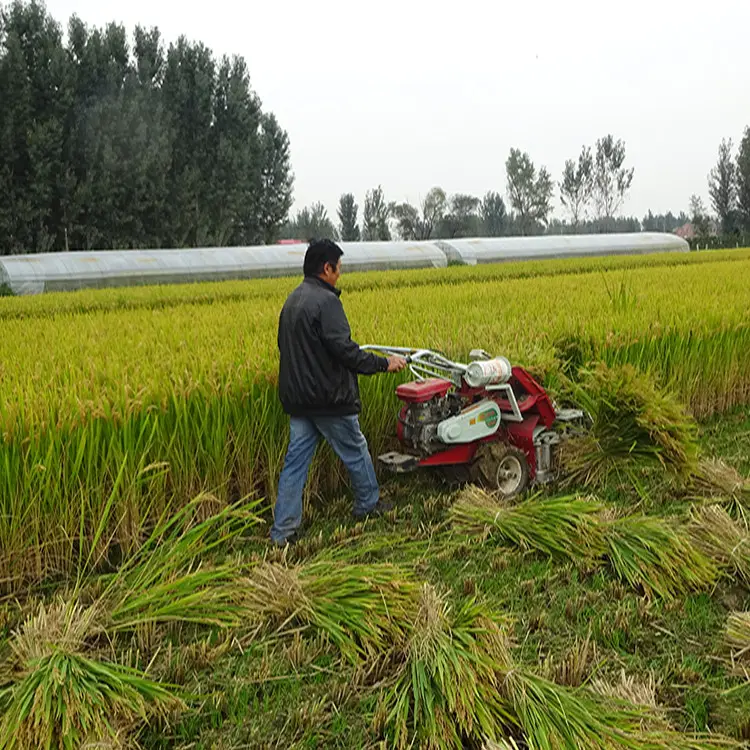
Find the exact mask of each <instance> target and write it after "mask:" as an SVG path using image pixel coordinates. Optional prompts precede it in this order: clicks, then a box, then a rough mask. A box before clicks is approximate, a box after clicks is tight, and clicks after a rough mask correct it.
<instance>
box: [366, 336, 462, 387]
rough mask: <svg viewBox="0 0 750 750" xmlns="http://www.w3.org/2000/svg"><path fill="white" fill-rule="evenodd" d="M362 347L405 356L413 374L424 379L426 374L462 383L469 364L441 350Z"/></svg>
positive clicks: (403, 347)
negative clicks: (442, 352)
mask: <svg viewBox="0 0 750 750" xmlns="http://www.w3.org/2000/svg"><path fill="white" fill-rule="evenodd" d="M360 348H361V349H366V350H369V351H374V352H379V353H381V354H386V355H389V356H396V357H403V358H404V359H405V360H406V362H407V364H408V365H409V370H410V371H411V373H412V375H414V377H416V378H417V379H418V380H424V379H425V376H427V377H431V378H435V377H437V378H442V379H443V380H449V381H451V382H453V383H455V384H456V385H460V384H461V376H462V375H463V374H464V373H465V372H466V368H467V365H465V364H463V363H462V362H453V361H452V360H450V359H448V358H447V357H445V356H444V355H442V354H440V352H435V351H432V349H414V348H411V347H405V346H380V345H375V344H367V345H366V346H362V347H360Z"/></svg>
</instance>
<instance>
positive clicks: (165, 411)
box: [0, 250, 750, 750]
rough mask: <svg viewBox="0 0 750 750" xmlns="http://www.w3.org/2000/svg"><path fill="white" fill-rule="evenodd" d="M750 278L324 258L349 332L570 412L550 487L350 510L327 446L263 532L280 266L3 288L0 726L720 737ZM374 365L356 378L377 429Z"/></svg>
mask: <svg viewBox="0 0 750 750" xmlns="http://www.w3.org/2000/svg"><path fill="white" fill-rule="evenodd" d="M748 280H750V251H745V250H743V251H726V252H721V253H719V252H711V253H691V254H685V255H679V254H668V255H663V256H643V257H637V256H635V257H633V256H631V257H623V258H604V259H580V260H579V259H574V260H567V261H552V262H539V263H526V264H518V263H516V264H506V265H499V266H486V267H477V268H466V267H456V268H448V269H436V270H434V271H414V272H406V273H404V272H400V273H373V274H361V275H352V276H350V277H347V276H344V278H343V281H342V286H343V287H344V289H345V294H344V297H343V300H344V304H345V308H346V310H347V313H348V315H349V318H350V322H351V324H352V329H353V332H354V335H355V338H356V339H357V340H358V341H359V342H360V343H388V344H396V345H410V346H429V347H431V348H435V349H439V350H442V351H445V352H446V353H448V354H451V355H454V356H456V357H459V358H461V357H465V356H466V355H467V353H468V351H469V350H470V349H471V348H475V347H482V348H485V349H488V350H490V351H493V352H496V353H499V354H500V353H501V354H505V355H506V356H509V357H510V358H511V359H512V360H513V361H514V362H517V363H521V364H525V365H527V366H529V367H530V368H531V369H532V370H533V371H534V372H535V373H537V374H538V375H539V377H540V378H542V379H543V380H544V381H545V383H546V384H547V386H548V387H549V388H550V390H551V391H552V392H553V393H554V394H555V395H558V396H560V397H561V398H562V397H565V398H568V397H575V398H576V399H578V400H580V401H582V402H583V403H584V405H585V406H586V408H587V409H588V410H589V411H590V412H591V413H592V416H593V417H594V423H593V427H592V434H591V436H590V437H589V438H588V439H586V440H584V441H581V443H580V444H578V445H577V447H575V448H574V449H572V452H571V453H570V455H569V456H568V458H567V460H568V467H569V468H570V469H571V472H570V479H569V481H568V483H567V484H566V485H565V486H564V488H555V487H552V488H550V489H549V490H545V491H544V492H541V493H536V494H531V495H529V496H527V497H525V498H521V499H520V500H518V501H516V502H514V503H511V504H508V505H504V506H498V504H497V499H496V498H493V497H491V496H488V495H486V494H485V493H483V492H482V491H479V490H477V489H476V488H471V487H469V488H464V489H462V490H461V491H459V492H458V493H453V492H450V491H448V490H446V489H445V487H444V486H443V485H440V484H438V483H435V481H434V480H432V479H430V478H429V477H427V476H420V477H414V478H408V479H405V480H402V481H395V480H391V481H388V482H386V483H384V492H385V493H386V494H390V495H391V496H392V497H393V499H394V500H396V505H397V508H396V510H395V511H394V512H393V513H391V514H389V516H388V517H386V518H384V519H380V520H378V521H375V522H370V521H368V522H366V523H365V524H348V523H346V522H345V521H344V519H346V516H347V513H348V508H349V505H348V500H347V495H346V482H345V480H346V477H345V476H344V475H342V472H341V470H340V467H339V466H338V463H337V462H336V461H335V460H334V459H333V457H332V455H331V454H330V452H329V451H327V450H323V451H322V452H321V453H320V454H319V455H318V456H317V457H316V460H315V464H314V468H313V473H312V475H311V482H310V485H309V488H308V495H309V497H308V498H307V499H308V506H307V509H306V521H305V523H306V524H307V525H308V529H307V534H306V535H305V537H304V538H303V540H302V542H301V543H300V544H299V545H297V547H295V548H294V549H292V550H287V551H286V552H279V551H271V550H269V549H268V545H267V523H268V520H269V501H270V499H272V497H273V491H274V486H275V481H276V478H277V476H278V472H279V470H280V468H281V462H282V460H283V455H284V450H285V444H286V420H285V418H284V415H283V414H282V412H281V409H280V407H279V405H278V402H277V399H276V394H275V379H276V367H277V353H276V344H275V342H276V322H277V316H278V311H279V309H280V307H281V304H282V303H283V300H284V298H285V296H286V294H287V293H288V292H289V291H290V290H291V289H292V288H293V286H294V285H295V284H296V283H298V280H296V279H277V280H268V281H255V282H247V283H239V282H230V283H226V284H205V285H189V286H181V287H163V288H161V287H144V288H137V289H125V290H101V291H97V292H88V291H87V292H80V293H72V294H58V295H49V296H45V297H38V298H24V299H20V298H4V299H0V320H2V329H3V336H2V338H0V433H1V434H2V440H1V441H0V507H1V508H2V513H1V515H0V587H2V593H3V594H5V596H4V597H2V598H0V615H1V617H0V646H3V648H2V649H1V653H2V656H0V674H1V675H2V684H0V747H8V748H15V747H18V748H21V747H44V748H50V750H51V749H52V748H62V747H66V748H67V747H79V746H108V747H110V746H111V747H120V746H130V745H132V743H134V742H138V743H139V744H140V746H141V747H144V748H147V749H148V750H157V748H158V749H159V750H162V749H166V748H173V747H174V748H184V749H185V750H187V748H210V747H222V748H240V747H243V748H245V747H258V748H261V747H262V748H271V747H295V748H302V747H305V748H312V747H340V748H351V747H362V748H386V747H387V748H407V747H420V748H446V749H447V748H455V749H456V750H461V749H462V748H482V749H483V750H484V749H485V748H486V749H487V750H490V748H498V747H499V748H503V749H506V750H507V749H510V748H514V749H515V750H537V749H538V750H547V749H549V750H553V749H554V750H563V749H565V750H567V749H568V748H570V750H573V749H574V748H596V749H597V750H611V749H613V748H620V747H622V748H630V749H631V750H641V749H642V750H662V749H664V748H668V749H670V750H671V749H674V750H677V749H678V748H695V749H696V750H698V748H701V749H702V748H706V749H707V748H719V747H737V748H739V747H746V746H747V742H748V741H750V721H749V720H748V717H750V671H748V653H750V628H748V612H750V594H749V592H750V589H748V581H750V573H749V572H748V571H749V570H750V564H749V563H748V560H749V559H750V555H749V554H748V549H750V547H749V546H748V545H749V544H750V541H749V540H750V532H749V531H748V519H749V518H750V482H748V480H747V479H745V477H744V476H743V473H744V472H747V470H748V466H750V464H748V463H747V461H748V459H747V456H748V455H750V409H748V407H749V406H750V284H748V283H747V282H748ZM397 382H398V379H397V378H395V377H392V376H380V377H377V378H371V379H362V390H363V397H364V413H363V420H362V421H363V427H364V429H365V432H366V433H367V435H368V438H369V440H370V443H371V447H372V449H373V451H374V452H375V451H378V450H379V449H380V448H381V447H382V446H384V445H385V443H386V441H387V440H388V436H389V435H390V434H391V433H392V432H393V430H394V428H395V424H394V422H395V414H396V408H395V401H394V396H393V389H394V387H395V385H396V384H397ZM696 420H698V421H697V422H696ZM561 489H563V490H564V491H563V492H562V493H561V492H560V490H561ZM743 743H745V744H743Z"/></svg>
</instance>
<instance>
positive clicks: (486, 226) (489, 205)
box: [479, 191, 508, 237]
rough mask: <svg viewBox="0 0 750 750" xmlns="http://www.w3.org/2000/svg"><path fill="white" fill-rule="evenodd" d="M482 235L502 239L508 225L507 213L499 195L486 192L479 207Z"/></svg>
mask: <svg viewBox="0 0 750 750" xmlns="http://www.w3.org/2000/svg"><path fill="white" fill-rule="evenodd" d="M479 216H480V219H481V222H482V234H484V235H486V236H487V237H502V236H503V235H504V234H505V231H506V228H507V225H508V211H507V210H506V208H505V201H504V200H503V199H502V196H501V195H500V193H495V192H492V191H488V192H487V193H486V194H485V196H484V198H482V202H481V203H480V205H479Z"/></svg>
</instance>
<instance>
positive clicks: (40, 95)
mask: <svg viewBox="0 0 750 750" xmlns="http://www.w3.org/2000/svg"><path fill="white" fill-rule="evenodd" d="M1 13H2V18H1V19H0V25H2V27H3V31H4V33H3V36H2V39H1V40H0V101H2V102H3V106H2V108H0V193H2V195H3V196H4V199H3V206H2V207H0V254H5V253H18V252H44V251H50V250H65V249H70V250H77V249H90V248H97V249H108V248H115V247H117V248H134V247H175V246H177V247H180V246H194V245H210V246H213V245H226V244H232V245H233V244H252V243H259V242H263V241H274V240H275V238H276V236H277V235H278V230H279V228H280V227H281V225H282V224H283V222H284V221H285V219H286V215H287V212H288V210H289V206H290V204H291V190H292V175H291V170H290V154H289V141H288V137H287V135H286V133H284V132H283V131H282V130H281V129H280V127H279V125H278V123H277V122H276V120H275V118H274V117H273V115H272V114H270V113H264V112H262V111H261V106H260V102H259V100H258V98H257V96H256V95H255V94H254V93H253V92H252V90H251V88H250V78H249V74H248V71H247V69H246V66H245V63H244V61H243V60H242V59H241V58H233V59H231V60H230V59H229V58H226V57H225V58H222V59H221V60H216V59H215V58H214V56H213V54H212V53H211V52H210V51H209V50H207V49H206V48H205V47H204V46H202V45H201V44H192V43H189V42H188V41H187V40H185V39H184V38H181V39H179V40H178V41H177V42H176V43H174V44H171V45H170V46H169V48H168V49H166V50H165V47H164V44H163V42H162V40H161V37H160V34H159V31H158V30H157V29H152V30H150V31H146V30H144V29H143V28H141V27H136V29H135V31H134V34H133V44H132V46H131V45H129V44H128V39H127V36H126V32H125V29H124V27H122V26H119V25H116V24H109V25H107V26H106V28H104V29H97V28H88V27H87V26H86V25H85V24H84V23H83V22H82V21H81V20H80V19H78V18H77V17H75V16H74V17H73V18H71V20H70V23H69V29H68V34H67V37H66V38H65V39H63V33H62V29H61V27H60V24H59V23H57V22H56V21H55V20H53V19H52V18H51V16H49V15H48V13H47V12H46V10H45V8H44V6H43V5H42V4H41V3H38V2H36V0H31V1H30V2H23V1H21V0H18V1H16V2H14V3H13V4H12V5H10V6H8V7H7V8H4V9H3V10H2V11H1Z"/></svg>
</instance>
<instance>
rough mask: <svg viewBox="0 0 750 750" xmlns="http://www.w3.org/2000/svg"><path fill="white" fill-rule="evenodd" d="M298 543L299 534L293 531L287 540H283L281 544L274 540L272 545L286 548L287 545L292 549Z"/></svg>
mask: <svg viewBox="0 0 750 750" xmlns="http://www.w3.org/2000/svg"><path fill="white" fill-rule="evenodd" d="M298 541H299V534H298V533H297V532H296V531H293V532H292V533H291V534H290V535H289V536H288V537H287V538H286V539H283V540H282V541H280V542H277V541H275V540H273V539H272V540H271V543H272V544H273V545H274V546H276V547H286V546H287V545H288V546H290V547H291V546H293V545H295V544H297V542H298Z"/></svg>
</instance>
